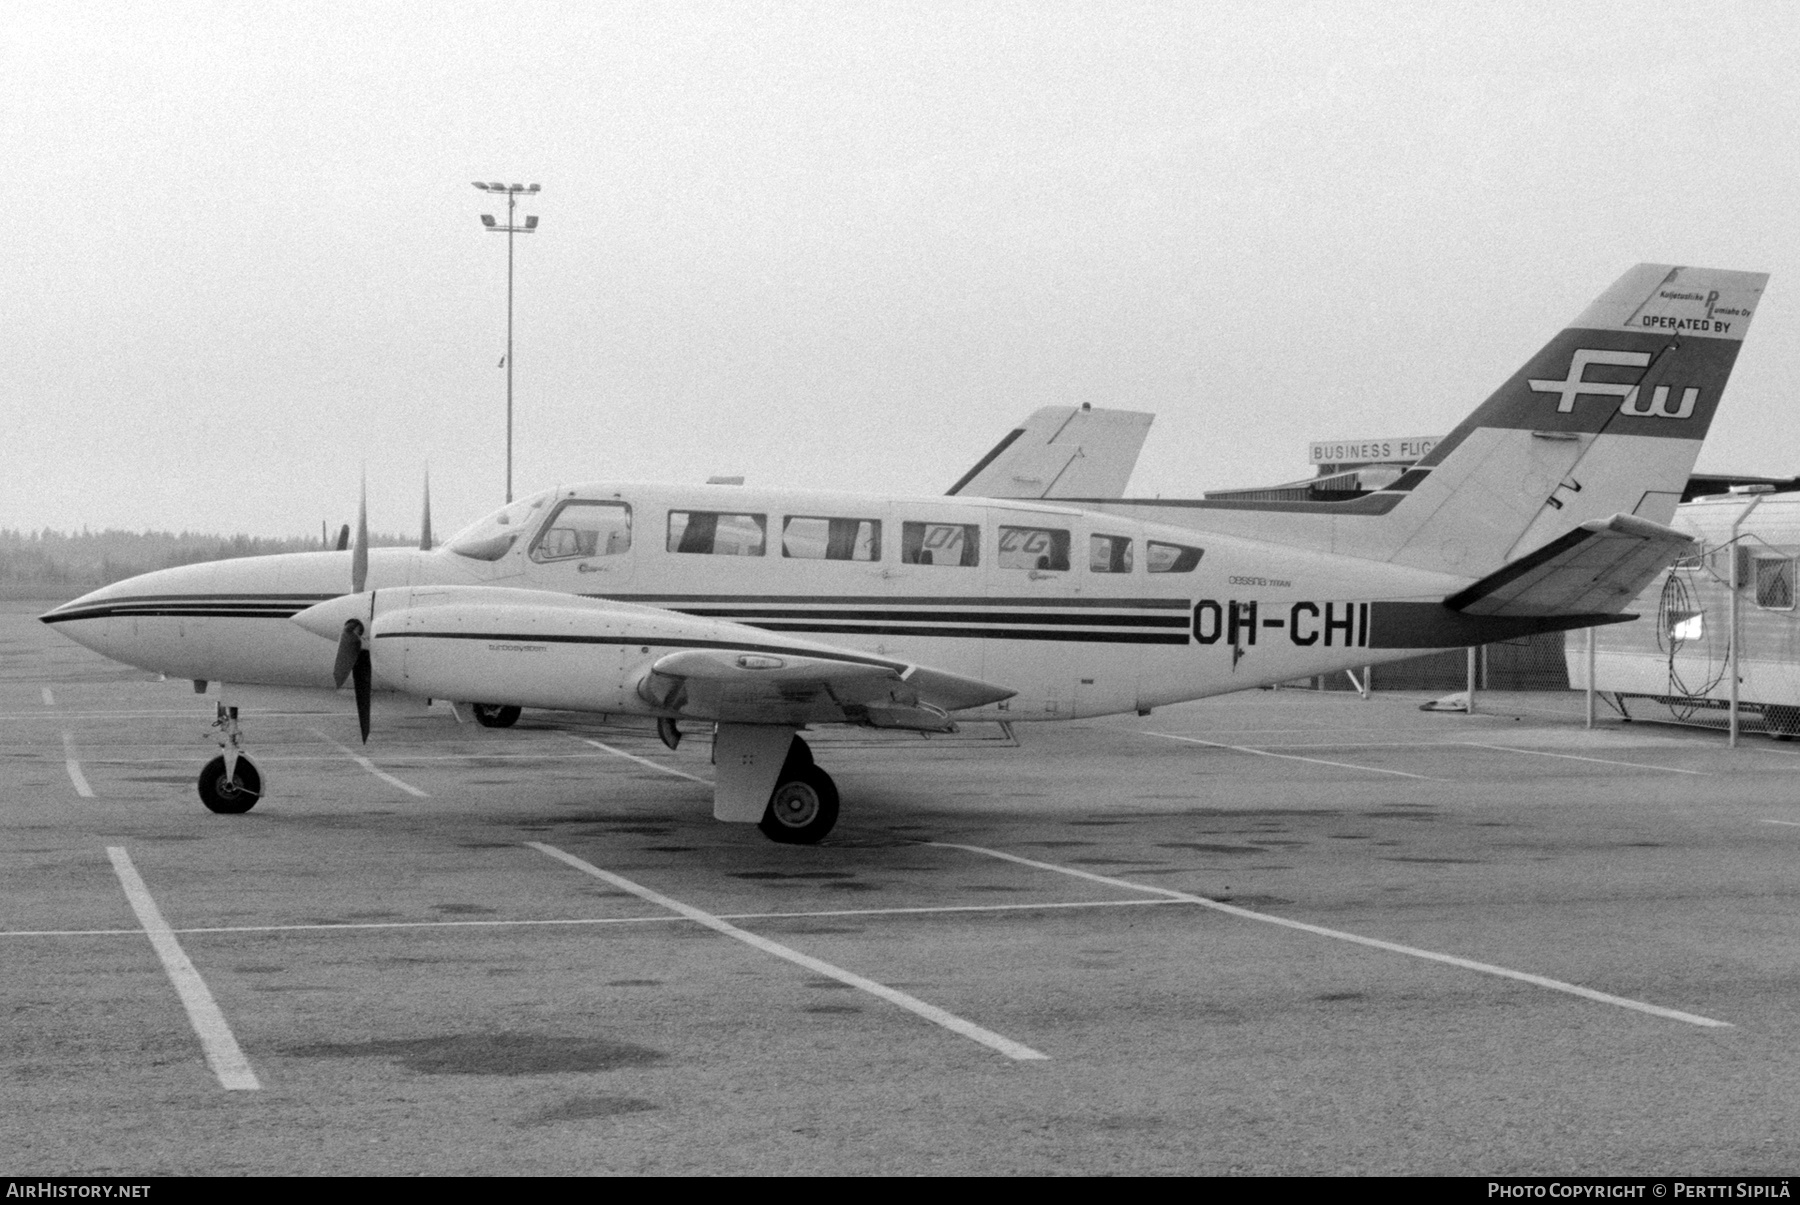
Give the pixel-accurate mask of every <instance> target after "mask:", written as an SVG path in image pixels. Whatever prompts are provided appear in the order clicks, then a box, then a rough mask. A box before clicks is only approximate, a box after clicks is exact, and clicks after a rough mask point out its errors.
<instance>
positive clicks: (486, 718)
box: [471, 703, 519, 728]
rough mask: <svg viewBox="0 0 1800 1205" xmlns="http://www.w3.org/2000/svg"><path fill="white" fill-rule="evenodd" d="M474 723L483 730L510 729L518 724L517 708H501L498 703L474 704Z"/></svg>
mask: <svg viewBox="0 0 1800 1205" xmlns="http://www.w3.org/2000/svg"><path fill="white" fill-rule="evenodd" d="M471 706H472V707H473V708H474V709H475V722H476V723H477V724H480V725H481V726H482V727H483V728H511V727H512V726H513V725H514V724H516V723H518V722H519V709H518V708H517V707H503V706H501V705H500V704H499V703H474V704H471Z"/></svg>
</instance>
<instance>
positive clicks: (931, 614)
mask: <svg viewBox="0 0 1800 1205" xmlns="http://www.w3.org/2000/svg"><path fill="white" fill-rule="evenodd" d="M677 609H679V610H680V611H681V612H682V613H683V614H685V615H696V616H701V617H704V618H706V619H730V620H736V621H741V622H744V623H750V624H753V625H755V626H757V627H762V626H764V621H765V620H794V619H829V620H868V621H869V622H876V621H880V620H905V621H908V622H912V623H1031V624H1040V623H1041V624H1075V625H1087V626H1090V627H1114V628H1125V627H1131V628H1185V627H1187V626H1188V624H1189V623H1190V622H1191V621H1190V620H1189V619H1188V617H1187V616H1186V615H1185V614H1183V615H1007V614H1004V613H996V612H992V611H977V610H974V609H971V610H969V611H853V610H815V611H806V610H794V611H776V610H771V609H770V608H768V607H680V608H677Z"/></svg>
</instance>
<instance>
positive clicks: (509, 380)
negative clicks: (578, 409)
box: [475, 180, 542, 502]
mask: <svg viewBox="0 0 1800 1205" xmlns="http://www.w3.org/2000/svg"><path fill="white" fill-rule="evenodd" d="M475 187H476V188H479V189H480V190H481V191H482V192H497V193H502V194H504V195H505V197H506V224H505V225H504V226H503V225H501V224H500V223H498V222H496V221H495V220H494V215H493V214H491V213H484V214H482V215H481V224H482V225H483V226H485V227H487V228H488V229H489V230H490V231H492V232H493V233H495V234H499V233H501V232H502V231H504V232H505V233H506V500H507V501H508V502H511V501H512V500H513V472H512V462H513V388H512V385H513V235H515V234H530V233H531V232H532V231H534V230H536V229H537V224H538V220H537V218H536V217H535V216H533V215H531V214H527V215H526V216H525V224H524V225H523V226H521V225H519V223H518V218H517V212H516V211H517V210H518V208H519V198H520V197H521V196H531V195H533V194H535V193H536V192H537V191H538V190H539V188H541V187H542V186H541V185H537V184H498V183H494V184H488V183H484V182H482V181H480V180H477V181H475Z"/></svg>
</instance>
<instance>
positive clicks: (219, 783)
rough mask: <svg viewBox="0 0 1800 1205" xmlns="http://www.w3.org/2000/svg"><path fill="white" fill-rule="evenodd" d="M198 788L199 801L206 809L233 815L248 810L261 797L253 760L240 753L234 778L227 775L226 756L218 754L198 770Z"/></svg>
mask: <svg viewBox="0 0 1800 1205" xmlns="http://www.w3.org/2000/svg"><path fill="white" fill-rule="evenodd" d="M199 788H200V802H201V803H204V804H205V805H206V807H207V810H209V811H214V812H223V813H225V814H226V815H232V816H235V815H237V814H238V813H240V812H247V811H249V810H250V809H251V808H253V807H255V806H256V801H257V800H258V799H261V798H262V789H263V784H262V775H261V774H260V773H258V772H257V769H256V764H255V763H254V762H252V761H251V760H250V759H249V758H247V757H245V756H243V755H242V754H239V755H238V759H237V777H236V778H227V777H226V776H225V758H224V756H223V755H221V756H219V757H215V758H213V759H212V760H211V761H209V762H207V763H206V768H205V769H204V770H202V771H200V782H199Z"/></svg>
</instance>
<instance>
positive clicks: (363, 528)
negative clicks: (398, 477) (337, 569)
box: [350, 477, 369, 594]
mask: <svg viewBox="0 0 1800 1205" xmlns="http://www.w3.org/2000/svg"><path fill="white" fill-rule="evenodd" d="M368 580H369V479H368V478H367V477H364V478H363V486H362V501H361V502H359V503H358V504H357V507H356V547H355V548H353V549H351V550H350V593H352V594H361V593H362V592H363V583H364V582H366V581H368Z"/></svg>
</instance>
